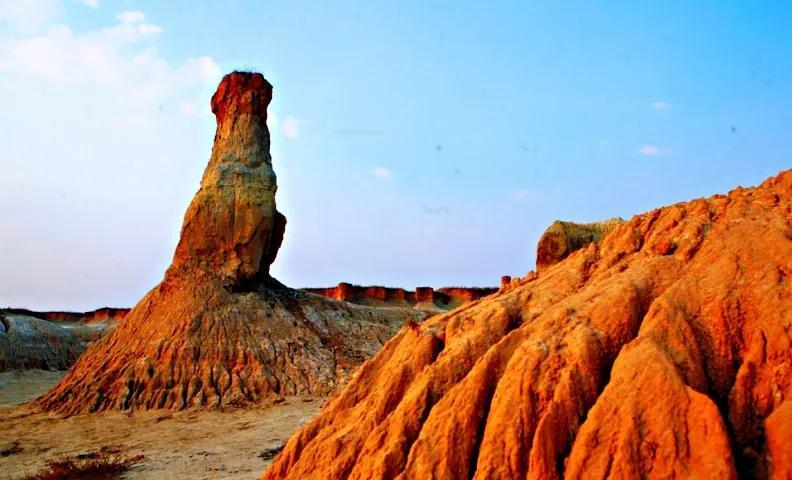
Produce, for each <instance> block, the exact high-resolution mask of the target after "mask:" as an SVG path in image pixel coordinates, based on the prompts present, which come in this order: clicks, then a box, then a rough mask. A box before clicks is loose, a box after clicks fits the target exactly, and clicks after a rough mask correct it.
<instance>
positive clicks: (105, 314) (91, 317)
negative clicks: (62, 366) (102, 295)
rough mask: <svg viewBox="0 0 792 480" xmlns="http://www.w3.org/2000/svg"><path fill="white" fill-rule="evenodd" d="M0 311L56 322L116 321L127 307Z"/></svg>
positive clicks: (121, 317)
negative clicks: (85, 309)
mask: <svg viewBox="0 0 792 480" xmlns="http://www.w3.org/2000/svg"><path fill="white" fill-rule="evenodd" d="M0 313H10V314H16V315H25V316H28V317H35V318H40V319H42V320H47V321H50V322H56V323H83V324H92V323H99V322H105V323H113V324H114V323H116V322H118V321H119V320H123V319H124V317H125V316H126V314H127V313H129V309H128V308H113V307H103V308H98V309H96V310H90V311H88V312H65V311H52V312H39V311H35V310H28V309H25V308H6V309H0Z"/></svg>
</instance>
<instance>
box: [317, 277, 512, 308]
mask: <svg viewBox="0 0 792 480" xmlns="http://www.w3.org/2000/svg"><path fill="white" fill-rule="evenodd" d="M303 290H304V291H306V292H311V293H315V294H317V295H323V296H325V297H330V298H335V299H336V300H343V301H345V302H350V303H356V304H359V305H368V306H371V307H405V308H417V309H423V310H429V311H433V312H434V311H440V310H450V309H452V308H456V307H458V306H460V305H464V304H466V303H469V302H473V301H475V300H479V299H481V298H483V297H486V296H487V295H490V294H492V293H495V292H497V291H498V289H497V288H487V287H443V288H439V289H436V290H435V289H433V288H432V287H419V288H417V289H415V291H410V290H405V289H403V288H390V287H381V286H371V287H362V286H360V285H352V284H351V283H346V282H341V283H339V284H338V286H335V287H330V288H304V289H303Z"/></svg>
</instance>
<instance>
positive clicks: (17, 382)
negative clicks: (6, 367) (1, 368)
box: [0, 370, 66, 416]
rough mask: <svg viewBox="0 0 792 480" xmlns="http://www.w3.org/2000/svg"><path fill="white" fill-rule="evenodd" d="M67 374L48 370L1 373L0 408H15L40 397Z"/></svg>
mask: <svg viewBox="0 0 792 480" xmlns="http://www.w3.org/2000/svg"><path fill="white" fill-rule="evenodd" d="M65 374H66V372H65V371H55V372H50V371H46V370H23V371H10V372H0V408H6V407H14V406H16V405H19V404H20V403H23V402H27V401H28V400H32V399H34V398H36V397H38V396H39V395H41V394H42V393H44V392H46V391H47V390H49V389H50V388H52V387H54V386H55V385H56V384H57V383H58V382H59V381H60V379H61V377H63V375H65ZM1 415H2V413H0V416H1Z"/></svg>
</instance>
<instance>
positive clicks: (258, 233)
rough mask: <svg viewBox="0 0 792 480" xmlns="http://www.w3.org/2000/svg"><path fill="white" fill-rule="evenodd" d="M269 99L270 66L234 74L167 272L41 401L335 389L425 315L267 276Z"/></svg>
mask: <svg viewBox="0 0 792 480" xmlns="http://www.w3.org/2000/svg"><path fill="white" fill-rule="evenodd" d="M271 98H272V86H271V85H270V84H269V83H268V82H267V81H266V80H265V79H264V77H263V76H261V75H260V74H254V73H242V72H235V73H232V74H229V75H227V76H226V77H225V78H223V80H222V82H221V83H220V86H219V87H218V89H217V93H215V95H214V97H212V111H213V112H215V115H216V117H217V133H216V135H215V143H214V147H213V149H212V157H211V159H210V161H209V165H208V166H207V167H206V171H205V172H204V176H203V179H202V180H201V188H200V190H199V191H198V193H196V195H195V197H194V199H193V201H192V203H191V204H190V207H189V209H188V210H187V213H186V215H185V218H184V225H183V227H182V233H181V239H180V241H179V244H178V246H177V248H176V252H175V254H174V258H173V263H172V264H171V266H170V268H169V269H168V271H167V272H166V274H165V278H164V279H163V281H162V283H160V284H159V285H157V286H156V287H154V288H153V289H152V290H151V291H150V292H149V293H148V294H147V295H146V296H145V297H144V298H143V299H142V300H141V301H140V302H139V303H138V304H137V305H136V306H135V307H134V308H133V309H132V310H131V311H130V312H129V313H128V314H127V315H126V318H125V319H124V321H123V322H120V324H119V325H118V327H117V328H116V330H115V331H114V332H113V333H112V334H110V335H108V336H106V337H104V338H102V339H101V340H99V341H97V342H95V343H94V344H92V345H91V346H90V347H89V348H88V350H87V351H86V352H85V353H84V354H83V355H82V356H81V357H80V358H79V360H78V361H77V363H76V364H75V365H74V366H73V367H72V369H71V370H70V371H69V373H67V375H66V376H65V377H64V378H63V380H62V381H61V383H60V384H59V385H57V386H56V387H55V388H54V389H52V390H51V391H49V392H48V393H46V394H45V395H44V396H43V397H41V398H40V399H39V400H38V401H37V402H38V405H40V406H41V407H43V408H44V409H47V410H54V411H58V412H62V413H66V414H73V413H78V412H86V411H98V410H107V409H125V410H126V409H130V410H132V409H149V408H175V409H182V408H188V407H200V406H209V407H231V406H240V405H246V404H253V403H258V404H262V403H263V404H266V403H267V402H269V401H272V400H273V399H276V398H277V397H278V396H280V395H295V394H312V395H328V394H330V393H331V392H333V391H334V390H335V389H336V388H337V387H338V386H339V385H341V384H343V383H344V382H346V380H347V379H348V377H349V376H350V375H351V373H352V372H353V371H354V370H355V368H356V367H357V366H358V365H359V364H360V363H361V362H362V361H363V360H364V359H366V358H368V357H370V356H372V355H373V354H374V353H375V352H376V351H377V350H378V349H379V348H380V347H381V346H382V345H383V343H384V342H385V341H386V340H387V339H388V338H390V337H391V336H392V335H393V334H394V333H396V331H397V330H398V329H399V327H400V326H401V325H402V324H404V323H405V322H410V323H411V324H412V323H415V322H416V321H421V320H423V319H424V318H426V316H427V314H426V313H424V312H418V311H413V310H409V309H376V308H368V307H364V306H358V305H351V304H349V303H343V302H338V301H335V300H331V299H328V298H325V297H321V296H318V295H312V294H310V293H306V292H301V291H297V290H292V289H289V288H286V287H284V286H283V285H281V284H280V283H279V282H277V281H276V280H274V279H273V278H271V277H270V275H269V267H270V264H271V263H272V261H273V260H274V259H275V255H276V253H277V250H278V248H279V247H280V244H281V241H282V239H283V235H284V230H285V226H286V218H285V217H284V216H283V215H282V214H280V213H279V212H278V211H277V210H276V208H275V191H276V189H277V184H276V179H275V173H274V172H273V170H272V161H271V158H270V153H269V132H268V130H267V125H266V108H267V105H268V104H269V102H270V99H271Z"/></svg>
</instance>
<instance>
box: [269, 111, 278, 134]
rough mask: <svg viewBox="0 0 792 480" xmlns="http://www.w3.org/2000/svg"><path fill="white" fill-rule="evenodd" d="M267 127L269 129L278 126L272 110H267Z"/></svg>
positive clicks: (276, 117)
mask: <svg viewBox="0 0 792 480" xmlns="http://www.w3.org/2000/svg"><path fill="white" fill-rule="evenodd" d="M267 127H269V129H270V130H272V129H275V128H278V116H277V115H275V114H274V113H272V112H267Z"/></svg>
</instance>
